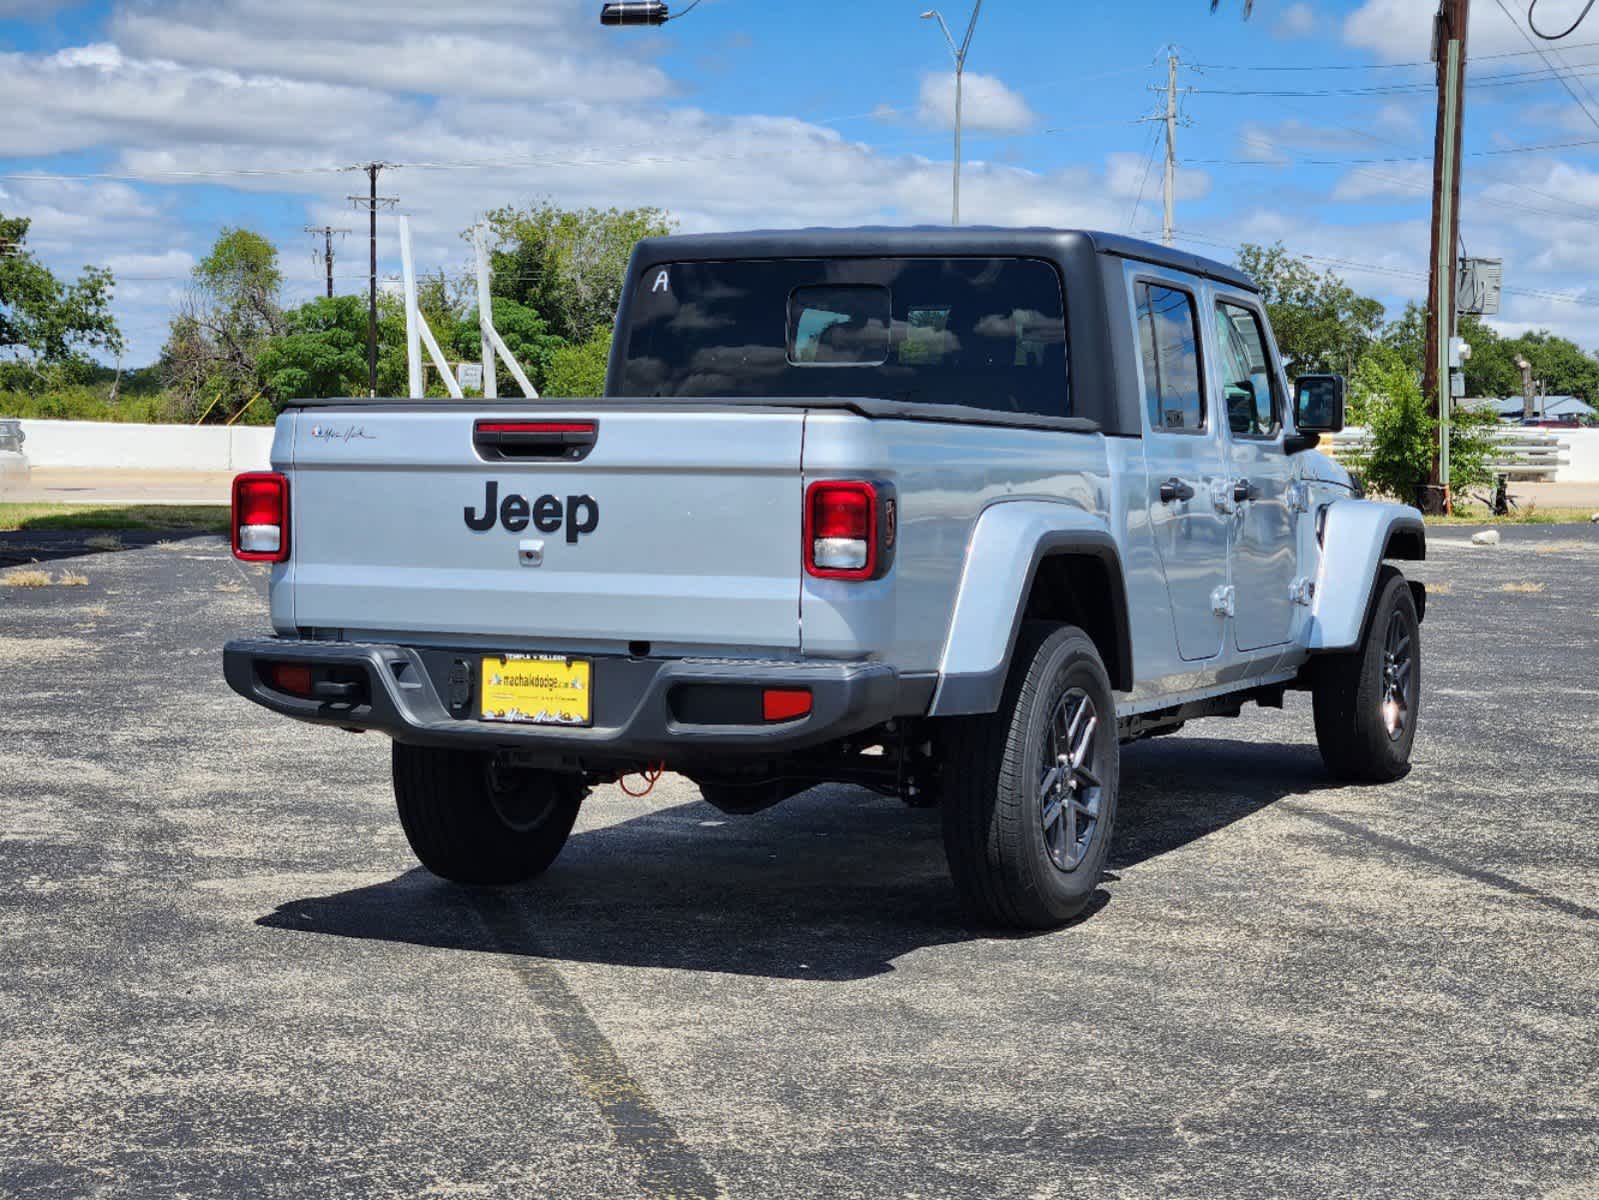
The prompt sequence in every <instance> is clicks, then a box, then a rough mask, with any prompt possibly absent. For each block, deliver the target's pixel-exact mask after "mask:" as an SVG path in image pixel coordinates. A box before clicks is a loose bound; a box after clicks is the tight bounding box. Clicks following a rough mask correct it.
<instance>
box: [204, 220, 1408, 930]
mask: <svg viewBox="0 0 1599 1200" xmlns="http://www.w3.org/2000/svg"><path fill="white" fill-rule="evenodd" d="M629 272H630V273H629V277H628V280H627V285H626V291H625V293H624V295H623V299H622V304H621V309H620V312H619V313H618V321H617V326H616V336H615V343H614V349H613V351H612V357H611V361H610V368H609V377H608V381H607V387H606V396H605V398H604V399H599V400H540V401H521V400H518V401H486V402H477V401H467V402H460V401H454V402H436V401H422V400H393V399H378V400H332V401H304V402H301V403H298V404H295V405H291V406H290V407H289V408H288V409H287V410H286V411H285V412H284V413H283V415H282V416H281V417H280V418H279V420H278V425H277V433H276V440H275V442H274V445H273V451H272V466H273V470H272V471H271V472H266V473H259V474H251V475H244V476H241V477H239V479H238V480H237V481H236V483H235V488H234V550H235V553H236V554H238V556H239V557H240V558H243V559H246V560H252V561H263V562H270V563H272V564H273V567H272V576H271V588H270V594H271V618H272V626H273V630H274V636H272V637H269V638H255V639H250V640H242V641H235V642H230V643H229V644H228V646H227V648H226V652H225V660H224V661H225V670H226V675H227V680H228V683H229V684H230V685H231V686H232V687H233V688H234V690H236V691H237V692H239V693H240V694H241V695H243V696H245V697H247V698H249V699H250V700H253V701H255V702H256V703H258V704H262V705H265V706H266V707H268V708H270V709H272V710H274V711H276V712H279V713H282V714H284V715H286V716H290V717H295V718H298V719H300V720H304V721H313V722H319V723H322V724H327V725H333V726H338V727H341V728H345V729H352V730H377V731H381V732H383V733H386V734H388V735H389V736H390V737H391V738H392V739H393V782H394V793H395V798H396V800H397V802H398V807H399V814H400V820H401V823H402V824H403V826H404V828H405V832H406V834H407V836H408V838H409V839H410V842H411V845H412V847H413V848H414V849H415V851H416V853H417V856H418V857H419V858H420V859H421V861H422V862H423V864H424V865H426V866H427V867H428V868H429V869H431V870H433V871H435V872H437V873H438V874H439V875H442V876H444V877H446V878H448V879H452V880H456V881H459V882H462V883H470V884H506V883H513V882H516V881H519V880H524V879H527V878H530V877H531V876H534V875H536V874H538V873H539V872H541V871H543V870H544V869H545V868H546V867H548V866H549V865H550V863H551V862H552V861H553V860H554V859H555V857H556V855H557V854H558V853H559V852H560V849H561V847H562V845H563V844H564V842H565V841H566V838H567V835H568V833H569V832H570V830H571V828H572V823H573V820H574V818H575V817H576V815H577V811H578V806H579V805H580V804H581V803H582V800H583V797H584V796H585V795H586V794H587V791H588V789H589V788H591V787H593V786H594V785H597V784H601V783H606V782H610V781H614V780H617V779H619V778H621V777H622V776H624V775H627V774H630V773H634V772H653V771H659V770H660V769H663V768H669V769H672V770H675V771H678V772H681V773H682V774H684V775H686V776H688V777H689V778H691V779H692V780H694V781H695V782H696V783H697V784H698V785H699V787H700V789H701V791H702V793H703V794H704V797H705V799H706V800H707V801H708V802H709V803H711V804H713V805H715V806H716V807H717V808H719V809H722V810H723V811H725V812H732V813H750V812H755V811H758V810H760V809H763V808H765V807H767V806H769V805H771V804H774V803H777V802H779V801H781V800H782V799H784V798H785V797H787V796H790V795H792V794H794V793H796V792H799V791H801V790H803V789H804V788H806V787H808V786H810V785H813V784H816V783H818V782H822V781H846V782H849V783H854V784H859V785H862V786H865V787H868V788H872V789H875V790H877V791H879V792H881V793H884V794H885V795H889V796H898V797H900V798H902V799H904V800H905V801H906V802H908V803H910V804H912V805H938V806H939V807H940V808H941V809H942V822H943V830H944V842H945V847H946V850H947V856H948V860H949V867H950V871H951V873H952V875H953V877H954V880H955V884H956V887H957V889H958V891H959V893H960V896H961V898H962V899H963V901H964V902H965V904H966V905H967V907H968V908H969V909H970V910H971V911H972V913H973V914H974V915H975V916H976V917H977V918H978V919H980V920H983V921H986V922H990V923H995V924H1001V925H1009V926H1015V927H1024V928H1041V927H1048V926H1052V925H1057V924H1059V923H1061V922H1063V921H1065V920H1067V919H1069V918H1071V917H1072V916H1073V915H1074V914H1076V913H1078V912H1079V911H1080V910H1081V909H1082V908H1083V906H1084V905H1085V903H1086V902H1087V900H1088V898H1089V896H1090V894H1091V893H1092V892H1093V890H1094V888H1095V885H1096V884H1097V883H1098V881H1099V879H1100V876H1101V871H1102V868H1103V867H1104V864H1105V860H1106V854H1107V852H1108V850H1109V847H1110V841H1111V832H1112V825H1113V822H1114V819H1115V816H1116V796H1117V785H1118V775H1119V769H1118V765H1119V753H1120V751H1119V747H1120V744H1121V743H1122V742H1125V741H1129V740H1133V739H1137V738H1143V737H1151V736H1154V735H1157V734H1164V733H1171V732H1173V731H1175V730H1177V729H1179V728H1180V727H1181V726H1182V725H1183V723H1184V722H1186V721H1189V720H1192V719H1194V718H1197V717H1203V716H1218V715H1220V716H1225V715H1236V714H1237V713H1238V712H1239V710H1240V707H1241V706H1242V705H1244V704H1246V703H1250V702H1253V703H1256V704H1261V705H1267V706H1272V707H1277V706H1280V705H1281V704H1282V701H1283V695H1284V692H1285V691H1286V690H1288V689H1308V690H1309V691H1310V692H1311V693H1312V696H1313V701H1314V704H1313V707H1314V713H1315V726H1316V739H1317V742H1318V744H1319V746H1320V748H1321V752H1322V756H1323V758H1324V759H1325V761H1326V764H1327V766H1328V768H1329V769H1330V770H1331V771H1332V772H1333V773H1334V774H1336V775H1338V776H1340V777H1342V778H1346V779H1362V780H1391V779H1395V778H1397V777H1399V776H1400V775H1402V774H1403V773H1404V772H1405V771H1406V769H1407V766H1408V761H1409V757H1410V750H1411V743H1412V741H1413V739H1414V737H1415V733H1416V719H1417V715H1418V712H1419V701H1420V689H1421V673H1420V642H1419V627H1420V622H1421V619H1422V616H1423V614H1424V610H1425V593H1424V592H1423V591H1422V589H1421V587H1420V585H1418V584H1415V583H1407V581H1406V580H1405V579H1404V578H1403V576H1401V575H1400V573H1399V571H1398V570H1397V569H1395V568H1394V567H1393V566H1391V565H1389V560H1393V559H1419V558H1421V557H1422V556H1423V555H1424V553H1425V533H1424V530H1423V527H1422V522H1421V517H1420V514H1419V513H1417V512H1416V511H1415V510H1414V509H1411V508H1406V507H1403V506H1401V505H1395V504H1381V503H1376V502H1373V501H1371V500H1367V499H1364V498H1363V496H1362V493H1361V489H1360V487H1359V485H1358V483H1357V482H1356V481H1354V480H1353V479H1352V478H1351V477H1350V475H1349V474H1348V473H1347V472H1346V471H1345V470H1343V469H1342V468H1340V467H1339V466H1338V465H1337V464H1336V463H1335V462H1333V461H1331V460H1330V459H1328V458H1327V457H1325V456H1324V455H1322V454H1319V453H1317V452H1316V450H1315V449H1314V447H1315V445H1316V441H1317V436H1316V435H1317V433H1318V432H1325V431H1328V430H1335V429H1337V428H1339V427H1340V425H1341V424H1342V420H1343V382H1342V380H1341V379H1339V378H1338V377H1336V376H1314V377H1307V378H1301V379H1299V380H1298V381H1297V382H1296V385H1295V387H1294V388H1292V389H1290V388H1289V387H1288V384H1287V380H1286V378H1285V376H1284V373H1283V368H1282V363H1281V362H1280V360H1279V357H1278V354H1277V350H1276V348H1275V345H1274V343H1273V340H1272V335H1271V330H1270V327H1269V324H1268V322H1267V319H1266V313H1265V311H1264V309H1263V307H1262V305H1261V301H1260V297H1259V294H1258V293H1257V291H1256V289H1255V287H1254V285H1253V284H1252V283H1251V282H1250V280H1249V279H1248V278H1246V277H1245V276H1243V275H1241V274H1240V273H1239V272H1237V271H1236V270H1234V269H1232V268H1230V267H1227V266H1224V265H1222V264H1221V263H1217V262H1211V261H1208V260H1206V259H1202V258H1197V257H1194V256H1192V255H1189V254H1184V253H1179V252H1176V251H1173V250H1170V249H1163V248H1161V247H1159V246H1155V245H1150V244H1148V243H1145V242H1140V241H1133V240H1129V239H1126V238H1120V237H1113V236H1106V235H1103V234H1098V233H1087V232H1076V231H1050V230H1000V229H961V230H949V229H900V230H888V229H860V230H837V231H807V232H792V233H755V234H730V235H713V236H691V237H672V238H661V239H651V240H648V241H644V242H642V243H640V244H639V246H638V248H637V250H636V251H635V253H634V256H633V261H632V264H631V266H630V268H629Z"/></svg>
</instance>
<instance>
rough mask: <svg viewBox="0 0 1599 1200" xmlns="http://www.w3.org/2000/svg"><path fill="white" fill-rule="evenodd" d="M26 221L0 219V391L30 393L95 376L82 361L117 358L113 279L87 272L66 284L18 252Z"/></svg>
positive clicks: (120, 343)
mask: <svg viewBox="0 0 1599 1200" xmlns="http://www.w3.org/2000/svg"><path fill="white" fill-rule="evenodd" d="M31 224H32V222H31V221H29V219H28V218H27V217H7V216H6V215H5V214H4V213H0V386H7V387H18V388H21V389H22V390H26V391H30V392H34V391H38V390H42V389H43V388H46V387H50V386H52V385H54V384H58V383H73V382H84V381H86V380H87V379H88V378H90V377H91V376H92V374H93V363H92V362H91V361H90V359H89V357H88V354H89V352H90V351H94V350H99V351H102V352H104V353H107V354H121V353H122V350H123V340H122V333H121V331H120V330H119V329H118V328H117V323H116V319H115V318H114V317H113V316H112V315H111V296H112V291H113V288H114V286H115V285H114V281H113V279H112V277H111V272H110V271H107V270H105V269H103V268H100V267H87V268H85V269H84V272H83V274H81V275H80V276H78V278H77V279H76V280H74V281H73V282H71V283H63V282H62V281H61V280H59V279H57V278H56V276H55V274H54V273H53V272H52V271H51V270H50V269H49V268H48V267H46V266H45V265H44V264H43V263H41V262H40V261H39V260H38V259H37V258H35V257H34V256H33V255H32V254H31V253H30V252H28V251H27V250H25V249H23V244H24V243H25V242H26V241H27V237H28V229H29V227H30V225H31Z"/></svg>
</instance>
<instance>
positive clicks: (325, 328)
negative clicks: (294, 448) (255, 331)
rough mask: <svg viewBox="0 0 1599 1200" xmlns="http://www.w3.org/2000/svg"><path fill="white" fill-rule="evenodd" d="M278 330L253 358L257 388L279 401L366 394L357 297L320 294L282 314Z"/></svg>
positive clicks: (362, 319) (361, 307) (361, 306)
mask: <svg viewBox="0 0 1599 1200" xmlns="http://www.w3.org/2000/svg"><path fill="white" fill-rule="evenodd" d="M283 325H284V330H283V332H282V333H281V334H279V335H278V336H277V337H273V338H270V339H268V341H267V343H266V345H265V346H264V347H263V348H262V350H261V353H260V355H259V356H258V358H257V360H256V369H257V371H258V372H259V376H258V377H259V381H260V384H261V387H262V388H263V390H265V391H266V393H267V394H268V395H269V396H271V397H272V398H273V399H274V400H276V401H278V402H279V403H281V402H283V401H285V400H292V399H296V398H305V397H313V396H359V395H363V394H365V392H366V388H367V365H366V340H367V311H366V301H365V300H364V299H363V298H362V297H360V296H335V297H333V298H331V299H329V298H326V297H322V298H319V299H316V300H311V301H308V302H307V303H305V304H302V305H301V306H300V307H299V308H296V309H293V310H291V311H290V312H288V313H286V314H284V321H283Z"/></svg>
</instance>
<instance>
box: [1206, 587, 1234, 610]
mask: <svg viewBox="0 0 1599 1200" xmlns="http://www.w3.org/2000/svg"><path fill="white" fill-rule="evenodd" d="M1235 595H1236V593H1235V592H1234V591H1233V585H1232V584H1230V583H1229V584H1226V585H1224V586H1222V587H1219V588H1217V589H1216V590H1215V591H1214V592H1212V593H1211V594H1210V611H1211V612H1213V613H1215V614H1216V615H1217V616H1218V617H1232V616H1236V615H1237V611H1238V606H1237V604H1236V602H1235V601H1234V596H1235Z"/></svg>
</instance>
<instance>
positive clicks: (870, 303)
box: [617, 258, 1071, 417]
mask: <svg viewBox="0 0 1599 1200" xmlns="http://www.w3.org/2000/svg"><path fill="white" fill-rule="evenodd" d="M628 315H629V321H628V343H627V355H626V359H625V361H624V363H623V369H622V376H621V379H620V381H619V386H618V388H617V392H618V394H619V395H623V396H661V397H676V396H737V397H750V396H756V397H759V396H772V397H804V396H816V397H824V396H837V397H860V398H865V399H878V400H903V401H909V402H912V403H916V404H959V405H966V406H969V407H972V408H982V409H989V410H992V411H995V412H1005V413H1029V414H1038V415H1045V416H1058V417H1064V416H1070V415H1071V401H1070V389H1069V386H1068V373H1067V357H1066V321H1065V312H1064V308H1063V303H1062V298H1061V287H1060V276H1059V275H1058V273H1057V272H1056V270H1055V268H1054V267H1053V266H1051V265H1050V264H1048V263H1045V262H1040V261H1037V260H1033V259H1017V258H992V259H982V258H949V259H938V258H899V259H782V260H767V261H753V262H752V261H741V262H693V263H669V264H665V265H657V266H652V267H649V268H648V269H647V270H645V271H644V272H643V274H642V275H641V276H640V277H639V278H638V279H637V280H635V281H634V287H633V293H632V303H631V310H630V312H629V314H628Z"/></svg>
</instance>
